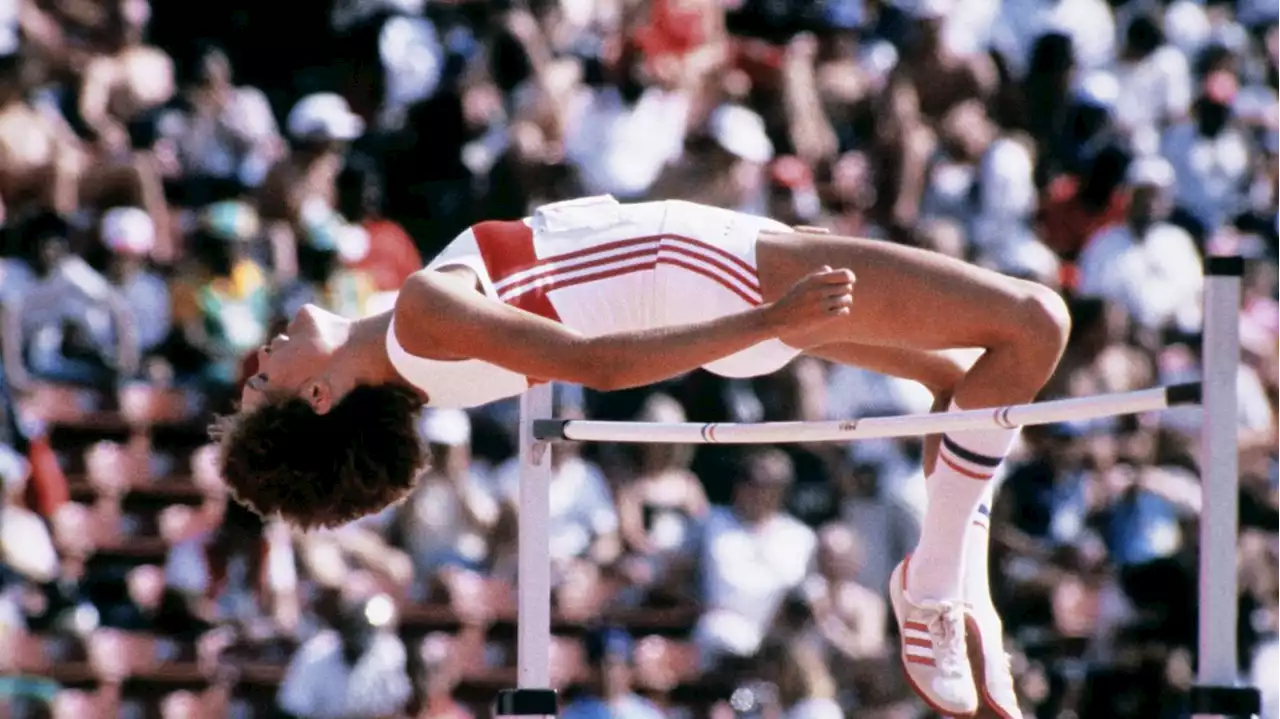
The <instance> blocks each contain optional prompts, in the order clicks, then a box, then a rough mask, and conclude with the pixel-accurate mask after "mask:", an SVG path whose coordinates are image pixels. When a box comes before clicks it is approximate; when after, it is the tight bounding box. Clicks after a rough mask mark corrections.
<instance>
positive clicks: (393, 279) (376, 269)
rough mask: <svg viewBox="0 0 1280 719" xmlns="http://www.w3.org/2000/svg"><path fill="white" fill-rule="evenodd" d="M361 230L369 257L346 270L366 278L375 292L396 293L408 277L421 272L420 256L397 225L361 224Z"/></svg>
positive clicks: (384, 221)
mask: <svg viewBox="0 0 1280 719" xmlns="http://www.w3.org/2000/svg"><path fill="white" fill-rule="evenodd" d="M363 227H364V229H365V231H366V232H368V233H369V253H368V254H367V255H365V256H364V259H362V260H360V261H359V262H355V263H353V264H351V265H350V266H349V267H350V269H353V270H359V271H361V272H364V273H366V274H368V275H369V277H370V278H372V280H373V285H374V290H375V291H377V292H392V291H395V290H398V289H400V285H402V284H404V281H405V280H406V279H408V278H409V275H411V274H413V273H415V272H417V271H418V270H420V269H422V255H420V254H418V248H417V247H415V246H414V244H413V238H412V237H409V233H407V232H405V231H404V228H402V227H400V225H397V224H396V223H394V222H392V221H391V220H365V221H364V223H363Z"/></svg>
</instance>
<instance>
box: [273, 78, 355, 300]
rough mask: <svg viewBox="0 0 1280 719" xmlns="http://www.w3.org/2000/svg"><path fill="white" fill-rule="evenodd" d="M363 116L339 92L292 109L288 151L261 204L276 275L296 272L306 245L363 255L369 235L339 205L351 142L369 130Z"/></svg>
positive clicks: (284, 277)
mask: <svg viewBox="0 0 1280 719" xmlns="http://www.w3.org/2000/svg"><path fill="white" fill-rule="evenodd" d="M364 128H365V126H364V120H363V119H361V118H360V117H359V116H358V115H356V114H355V113H353V112H352V111H351V107H350V106H349V105H348V104H347V101H346V100H345V99H344V98H343V97H342V96H341V95H337V94H334V93H316V94H312V95H308V96H306V97H304V98H302V99H301V100H299V101H298V102H297V104H295V105H294V106H293V108H292V109H290V110H289V117H288V119H287V122H286V125H285V129H286V131H287V132H288V135H289V141H290V144H291V149H290V151H289V154H288V155H287V156H286V157H285V158H283V159H281V160H280V161H279V162H277V163H276V164H275V166H274V167H272V168H271V170H270V172H269V173H268V174H267V177H266V179H265V180H264V181H263V184H262V187H261V188H260V191H259V193H258V195H259V196H258V204H259V207H260V210H261V212H262V218H263V220H264V221H265V222H266V228H265V229H266V231H267V236H268V238H269V239H270V241H271V248H272V259H273V263H272V264H273V268H274V270H275V273H276V276H277V279H279V280H289V279H291V278H292V277H293V275H294V274H295V273H296V272H297V268H298V261H299V258H298V251H299V248H300V247H301V246H303V245H305V246H307V247H310V248H313V249H315V250H317V251H321V252H338V253H339V254H340V255H342V256H344V257H350V256H356V257H358V256H361V255H363V254H364V250H366V249H367V244H368V236H367V235H365V234H364V233H361V232H356V231H353V230H356V229H358V228H353V227H351V226H350V224H349V223H348V222H347V219H346V218H344V217H342V215H341V214H339V213H338V209H337V200H338V197H337V179H338V173H339V172H340V171H341V170H342V162H343V157H344V155H345V154H346V148H347V143H349V142H351V141H352V140H354V139H356V138H358V137H359V136H360V135H361V134H363V133H364Z"/></svg>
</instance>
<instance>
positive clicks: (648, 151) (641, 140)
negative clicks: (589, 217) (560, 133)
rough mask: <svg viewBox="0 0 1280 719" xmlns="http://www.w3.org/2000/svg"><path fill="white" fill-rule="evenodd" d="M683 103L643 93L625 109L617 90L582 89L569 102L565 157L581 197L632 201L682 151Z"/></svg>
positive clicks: (663, 93)
mask: <svg viewBox="0 0 1280 719" xmlns="http://www.w3.org/2000/svg"><path fill="white" fill-rule="evenodd" d="M689 105H690V102H689V98H688V96H687V95H685V94H684V93H681V92H670V91H667V90H662V89H659V88H652V87H651V88H648V89H646V90H645V91H644V93H643V94H641V95H640V99H639V100H637V101H636V102H635V104H633V105H630V106H628V105H627V104H626V103H625V102H624V101H623V99H622V96H621V95H620V94H619V92H618V90H617V89H614V88H605V89H595V88H585V89H583V90H582V92H581V93H579V94H578V96H577V97H575V98H574V107H573V108H571V110H570V116H569V122H568V127H567V128H566V130H565V154H566V155H567V157H568V159H569V161H570V162H571V163H572V164H573V165H575V166H576V167H577V168H578V172H579V173H580V175H581V178H582V183H583V185H584V186H585V188H586V194H589V195H598V194H611V195H617V196H618V197H622V198H627V197H637V196H639V195H642V194H643V193H644V192H645V191H647V190H648V189H649V187H650V186H651V185H653V183H654V181H656V180H657V179H658V175H659V174H660V173H661V172H662V169H663V168H664V167H665V166H666V165H667V163H668V162H671V161H673V160H675V159H677V158H679V157H680V155H681V153H683V152H684V139H685V130H686V128H687V125H688V122H689Z"/></svg>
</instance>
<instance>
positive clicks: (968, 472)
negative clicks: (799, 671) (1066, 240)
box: [757, 233, 1069, 713]
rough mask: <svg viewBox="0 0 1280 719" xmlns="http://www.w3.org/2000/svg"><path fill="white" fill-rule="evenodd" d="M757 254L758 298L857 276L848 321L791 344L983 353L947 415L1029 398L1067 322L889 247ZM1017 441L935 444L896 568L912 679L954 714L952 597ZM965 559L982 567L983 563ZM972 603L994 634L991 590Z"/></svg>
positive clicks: (790, 248)
mask: <svg viewBox="0 0 1280 719" xmlns="http://www.w3.org/2000/svg"><path fill="white" fill-rule="evenodd" d="M757 254H758V258H759V268H760V269H759V272H760V277H761V284H762V289H763V294H764V296H765V299H766V300H769V299H772V298H774V297H776V296H778V295H779V294H781V292H782V291H785V289H786V287H789V286H790V284H791V283H792V282H794V281H795V280H796V279H798V278H799V277H801V276H803V275H804V274H806V273H808V272H810V271H812V270H813V269H814V268H816V267H819V266H821V265H831V266H832V267H841V268H849V269H851V270H853V272H854V273H855V275H856V276H857V286H856V288H855V290H854V307H853V312H852V313H851V314H850V316H849V317H848V319H847V321H843V322H839V323H836V324H833V325H832V326H830V327H827V328H824V329H823V330H821V331H819V332H810V333H808V334H805V335H800V334H797V335H795V336H791V337H785V338H784V339H785V340H786V341H787V342H789V343H792V344H795V345H796V346H801V347H806V348H808V347H812V348H820V347H822V346H824V345H833V344H835V345H838V344H843V343H851V344H856V345H871V346H882V347H891V348H899V349H907V350H938V349H947V348H961V347H965V348H967V347H976V348H981V349H983V350H985V351H984V352H983V353H982V356H981V357H979V358H978V360H977V361H976V362H974V364H973V366H972V367H970V368H969V370H968V371H967V372H966V373H965V374H964V376H963V377H962V378H961V379H960V380H959V381H958V382H957V383H956V384H955V386H954V394H953V400H952V408H953V409H955V408H962V409H974V408H980V407H990V406H1000V405H1008V404H1019V403H1023V402H1029V401H1031V400H1033V399H1034V398H1035V396H1036V394H1037V393H1038V392H1039V391H1040V389H1041V387H1043V385H1044V383H1045V382H1046V381H1047V380H1048V379H1049V377H1050V376H1051V375H1052V373H1053V371H1054V369H1055V367H1056V366H1057V363H1058V360H1059V358H1060V357H1061V355H1062V351H1063V349H1064V347H1065V344H1066V339H1067V334H1068V331H1069V316H1068V313H1067V310H1066V306H1065V304H1064V303H1063V302H1062V300H1061V298H1059V297H1058V295H1057V294H1056V293H1054V292H1052V291H1051V290H1049V289H1048V288H1046V287H1043V286H1040V285H1036V284H1034V283H1030V282H1025V281H1022V280H1017V279H1013V278H1009V277H1005V276H1003V275H1000V274H998V273H995V272H991V271H988V270H984V269H981V268H978V267H976V266H973V265H970V264H967V263H964V262H960V261H957V260H954V259H951V258H948V257H944V256H941V255H937V254H933V253H929V252H925V251H922V250H916V249H912V248H907V247H902V246H898V245H894V244H890V243H887V242H879V241H872V240H860V239H855V238H846V237H837V236H832V235H825V234H807V233H799V234H796V235H789V236H774V235H766V236H762V238H761V242H760V246H759V247H758V248H757ZM854 361H855V362H856V361H857V360H856V359H855V360H854ZM877 369H879V368H877ZM885 369H886V370H887V371H890V372H893V373H895V374H900V373H901V372H900V371H895V370H894V369H892V368H885ZM1013 435H1014V431H1012V430H986V431H977V432H957V433H952V434H950V435H948V436H947V437H944V438H942V446H943V448H942V451H941V452H940V454H939V456H940V459H941V461H940V462H938V464H937V466H936V467H935V468H934V471H933V472H932V473H931V474H930V476H929V480H928V485H927V486H928V494H929V505H928V508H927V510H926V514H925V520H924V525H923V528H922V532H921V537H920V542H919V544H918V546H917V548H916V550H915V552H914V553H913V555H912V558H911V562H910V565H909V566H908V567H906V568H900V569H899V571H897V572H895V579H897V580H898V581H896V582H895V585H894V590H895V594H894V597H893V598H894V600H895V602H894V605H895V610H896V611H897V613H898V615H899V621H900V624H901V628H902V629H903V633H904V654H903V656H904V660H905V661H906V662H908V673H909V675H911V678H912V679H913V683H915V684H916V685H917V689H918V690H920V691H921V693H922V694H923V695H924V696H925V698H926V699H927V700H930V703H932V704H935V707H937V708H941V709H944V710H952V711H953V712H954V713H966V712H965V710H966V708H967V707H969V706H971V702H972V703H976V697H975V696H974V695H973V688H972V687H973V685H972V676H971V674H970V673H969V672H971V667H969V666H968V662H967V658H965V659H964V660H963V663H964V666H963V667H961V666H958V665H957V664H956V660H955V656H954V655H955V650H956V644H955V634H956V628H955V618H956V613H955V611H954V605H953V604H952V602H954V600H958V599H961V598H967V597H966V594H968V592H966V591H965V589H966V587H964V586H963V580H964V579H965V572H964V570H965V564H966V560H967V558H968V557H969V556H972V555H971V552H973V551H982V552H983V554H984V556H985V541H984V538H983V537H979V536H976V535H975V533H974V530H975V528H976V525H974V518H975V517H976V516H978V514H979V508H980V506H981V505H982V504H983V500H984V498H985V497H986V495H987V494H988V488H989V483H988V481H989V479H990V477H991V476H992V474H993V473H994V471H995V468H996V467H997V466H998V465H999V463H1000V461H1001V459H1002V458H1003V456H1004V454H1005V452H1006V451H1007V449H1008V446H1009V444H1010V443H1011V441H1012V439H1013ZM984 531H985V530H984ZM973 564H974V565H975V566H974V568H975V570H982V569H983V568H984V566H983V565H984V564H985V563H984V562H979V561H976V560H975V561H973ZM968 579H969V580H970V582H969V584H970V587H971V588H977V587H979V586H980V587H983V588H985V586H986V577H985V576H983V577H977V576H970V577H969V578H968ZM908 587H909V594H908ZM972 599H973V600H976V602H975V605H982V606H981V608H979V607H978V606H975V610H976V611H975V615H976V618H977V619H978V620H979V623H981V624H984V625H985V627H986V628H988V631H984V632H983V633H984V634H986V635H991V637H993V638H994V637H998V636H1000V635H1001V628H1000V626H999V618H998V617H997V616H995V613H994V610H993V609H991V603H990V599H989V595H988V593H987V592H986V591H983V592H982V596H979V597H974V598H972ZM913 632H915V633H916V634H914V635H913V634H912V633H913ZM960 632H961V634H963V630H960ZM921 647H923V648H921ZM935 659H936V660H937V663H938V665H937V666H935V664H934V662H935ZM943 664H946V665H947V666H943ZM966 680H968V689H967V690H966V689H965V685H966Z"/></svg>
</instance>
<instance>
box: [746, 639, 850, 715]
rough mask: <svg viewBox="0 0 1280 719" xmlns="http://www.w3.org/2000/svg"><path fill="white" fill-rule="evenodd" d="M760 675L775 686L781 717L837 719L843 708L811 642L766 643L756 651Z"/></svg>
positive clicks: (832, 681)
mask: <svg viewBox="0 0 1280 719" xmlns="http://www.w3.org/2000/svg"><path fill="white" fill-rule="evenodd" d="M760 664H761V666H762V669H763V672H762V673H763V674H764V675H765V676H766V677H768V678H769V679H771V680H772V681H773V683H774V684H775V685H776V686H777V687H778V704H779V705H780V708H781V709H782V710H783V711H784V712H785V713H784V714H783V716H784V717H785V719H837V718H838V717H843V716H844V715H845V714H844V710H843V709H842V708H841V707H840V704H839V703H838V702H837V701H836V683H835V679H834V678H833V677H832V676H831V669H830V668H829V667H828V666H827V662H826V660H825V659H823V656H822V650H821V649H820V648H819V647H816V646H813V645H812V644H805V643H802V642H796V641H792V642H789V643H782V642H773V643H770V644H766V645H765V646H764V647H763V648H762V649H761V651H760Z"/></svg>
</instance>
